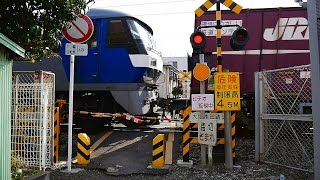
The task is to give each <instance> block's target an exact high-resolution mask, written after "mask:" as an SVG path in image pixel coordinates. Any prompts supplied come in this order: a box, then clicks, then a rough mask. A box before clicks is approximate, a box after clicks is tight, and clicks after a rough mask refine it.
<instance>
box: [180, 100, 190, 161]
mask: <svg viewBox="0 0 320 180" xmlns="http://www.w3.org/2000/svg"><path fill="white" fill-rule="evenodd" d="M191 110H192V109H191V106H188V107H187V108H186V109H185V110H184V111H183V134H182V136H183V137H182V158H183V159H182V160H178V162H177V164H178V165H180V166H185V167H191V166H192V165H193V161H192V160H190V158H189V155H190V142H191V140H192V138H190V113H191Z"/></svg>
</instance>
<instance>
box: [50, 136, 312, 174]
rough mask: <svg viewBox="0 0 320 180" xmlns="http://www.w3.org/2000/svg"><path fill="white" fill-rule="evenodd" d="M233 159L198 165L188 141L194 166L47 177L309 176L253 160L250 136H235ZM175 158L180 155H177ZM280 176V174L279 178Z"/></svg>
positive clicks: (197, 149) (197, 153) (197, 151)
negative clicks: (151, 171) (227, 165)
mask: <svg viewBox="0 0 320 180" xmlns="http://www.w3.org/2000/svg"><path fill="white" fill-rule="evenodd" d="M236 144H237V145H236V153H237V158H236V163H235V166H234V168H233V169H232V170H226V169H225V167H224V164H223V163H214V165H213V167H211V168H208V167H206V168H203V167H201V158H200V145H198V144H191V149H190V159H191V160H193V162H194V166H193V167H191V168H187V167H180V166H177V165H176V161H175V162H174V164H173V165H172V166H170V167H169V171H166V173H163V174H162V175H154V174H130V175H126V176H112V175H109V174H108V172H107V171H106V170H105V169H95V170H83V171H80V172H79V173H75V174H69V173H62V172H59V171H55V172H52V173H51V174H50V179H54V180H60V179H61V180H68V179H70V180H71V179H72V180H73V179H77V180H85V179H86V180H87V179H91V180H98V179H99V180H101V179H108V180H115V179H130V180H141V179H143V180H148V179H150V180H157V179H159V180H160V179H161V180H163V179H166V180H176V179H201V180H205V179H241V180H242V179H259V180H260V179H261V180H264V179H266V180H267V179H270V180H271V179H272V180H276V179H281V180H282V179H286V180H288V179H313V173H310V172H304V171H299V170H294V169H290V168H286V167H281V166H276V165H270V164H265V163H255V162H254V139H252V138H237V139H236ZM179 159H182V158H181V157H180V158H179ZM283 177H284V178H283Z"/></svg>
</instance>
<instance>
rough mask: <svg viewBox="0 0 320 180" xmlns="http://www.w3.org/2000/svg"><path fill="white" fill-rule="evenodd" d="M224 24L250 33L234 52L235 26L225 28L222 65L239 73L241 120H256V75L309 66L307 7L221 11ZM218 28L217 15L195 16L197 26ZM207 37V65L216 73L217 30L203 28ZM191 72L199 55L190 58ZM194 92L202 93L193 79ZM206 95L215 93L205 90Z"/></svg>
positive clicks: (223, 31) (208, 13)
mask: <svg viewBox="0 0 320 180" xmlns="http://www.w3.org/2000/svg"><path fill="white" fill-rule="evenodd" d="M221 23H222V25H227V24H229V25H235V24H237V25H240V26H242V27H244V28H246V29H247V31H248V32H249V37H250V40H249V42H248V43H247V45H246V46H245V48H244V50H241V51H234V50H232V49H231V47H230V38H231V36H232V33H233V32H234V30H235V28H236V27H225V28H222V65H223V69H228V70H229V71H230V72H240V88H241V97H242V102H241V105H242V111H240V112H238V113H237V115H238V117H239V118H240V119H241V120H244V119H247V120H250V119H251V120H253V119H254V112H255V110H254V93H255V90H254V73H255V72H258V71H261V70H269V69H278V68H284V67H292V66H297V65H305V64H310V57H309V31H308V29H309V27H308V19H307V10H306V9H305V8H300V7H297V8H270V9H244V10H242V11H241V13H240V14H234V13H233V12H232V11H222V21H221ZM212 25H215V12H210V11H209V12H207V13H205V14H203V15H202V16H201V17H197V16H196V17H195V29H197V27H198V26H212ZM201 30H202V32H204V33H205V35H206V37H207V45H206V48H205V62H207V64H208V66H209V67H210V68H212V69H213V70H214V68H213V67H217V60H216V59H217V58H216V35H215V29H214V28H203V29H201ZM188 61H189V64H188V67H189V70H190V71H192V70H193V68H194V67H195V65H196V63H197V62H199V57H198V55H197V54H195V53H193V54H192V56H191V57H189V60H188ZM191 90H192V92H191V93H199V81H197V80H195V79H192V87H191ZM206 93H213V91H209V90H206Z"/></svg>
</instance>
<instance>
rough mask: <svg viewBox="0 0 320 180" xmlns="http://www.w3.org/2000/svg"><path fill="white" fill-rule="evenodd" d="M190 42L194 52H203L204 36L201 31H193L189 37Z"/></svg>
mask: <svg viewBox="0 0 320 180" xmlns="http://www.w3.org/2000/svg"><path fill="white" fill-rule="evenodd" d="M190 42H191V46H192V48H193V50H194V52H196V53H200V52H203V51H204V48H205V47H206V35H205V34H204V33H203V32H201V31H195V32H193V33H192V34H191V36H190Z"/></svg>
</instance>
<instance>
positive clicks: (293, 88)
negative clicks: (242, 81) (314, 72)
mask: <svg viewBox="0 0 320 180" xmlns="http://www.w3.org/2000/svg"><path fill="white" fill-rule="evenodd" d="M310 70H311V69H310V65H304V66H297V67H292V68H284V69H278V70H269V71H262V72H258V73H256V82H255V83H256V84H255V85H256V91H255V92H256V160H258V161H263V162H267V163H272V164H277V165H282V166H286V167H290V168H294V169H300V170H305V171H313V151H314V149H313V121H312V114H311V112H312V105H311V103H312V93H311V76H310Z"/></svg>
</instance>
